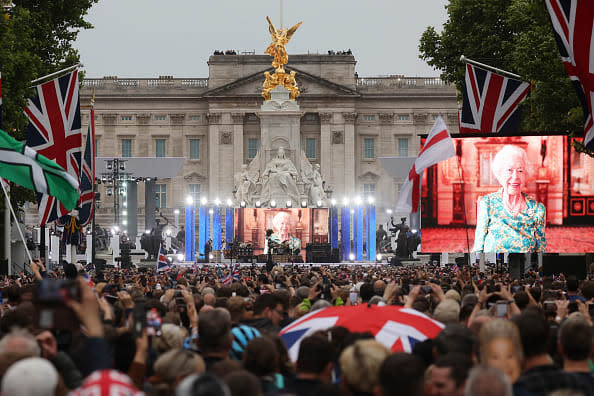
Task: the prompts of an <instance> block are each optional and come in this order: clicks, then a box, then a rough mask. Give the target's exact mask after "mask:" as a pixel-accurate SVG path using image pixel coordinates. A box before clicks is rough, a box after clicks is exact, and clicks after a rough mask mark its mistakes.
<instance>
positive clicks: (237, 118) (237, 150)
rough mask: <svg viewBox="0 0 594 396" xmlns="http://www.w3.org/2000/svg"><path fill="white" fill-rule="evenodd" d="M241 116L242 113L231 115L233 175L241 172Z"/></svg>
mask: <svg viewBox="0 0 594 396" xmlns="http://www.w3.org/2000/svg"><path fill="white" fill-rule="evenodd" d="M243 116H244V113H231V120H232V121H233V156H234V158H233V174H234V175H235V174H236V173H237V172H239V171H241V165H243Z"/></svg>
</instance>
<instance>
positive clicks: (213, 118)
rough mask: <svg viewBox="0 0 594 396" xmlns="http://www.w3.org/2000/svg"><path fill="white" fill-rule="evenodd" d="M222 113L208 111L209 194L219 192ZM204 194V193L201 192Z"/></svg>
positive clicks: (213, 194)
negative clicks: (220, 123) (220, 124)
mask: <svg viewBox="0 0 594 396" xmlns="http://www.w3.org/2000/svg"><path fill="white" fill-rule="evenodd" d="M220 121H221V113H208V195H209V197H214V196H216V195H217V194H218V193H219V170H220V167H221V161H220V158H219V139H218V138H219V122H220ZM201 195H202V194H201Z"/></svg>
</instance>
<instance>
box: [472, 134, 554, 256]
mask: <svg viewBox="0 0 594 396" xmlns="http://www.w3.org/2000/svg"><path fill="white" fill-rule="evenodd" d="M491 167H492V170H493V174H494V175H495V178H496V179H497V181H498V182H499V184H500V185H501V188H500V189H499V190H498V191H496V192H494V193H491V194H487V195H485V196H483V197H482V198H481V199H480V201H479V205H478V213H477V224H476V231H475V239H474V241H475V242H474V248H473V251H475V252H497V253H503V252H507V253H527V252H544V251H545V249H546V245H547V243H546V238H545V221H546V211H545V207H544V205H543V204H542V203H540V202H537V201H536V200H534V199H533V198H531V197H529V196H527V195H526V194H525V193H524V192H523V190H525V189H526V182H527V179H528V173H529V167H530V164H529V163H528V156H527V154H526V152H525V151H524V150H523V149H522V148H520V147H518V146H513V145H507V146H504V147H503V148H502V149H501V150H500V151H499V152H498V153H497V154H496V155H495V157H494V158H493V162H492V164H491Z"/></svg>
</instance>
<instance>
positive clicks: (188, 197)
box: [186, 195, 194, 206]
mask: <svg viewBox="0 0 594 396" xmlns="http://www.w3.org/2000/svg"><path fill="white" fill-rule="evenodd" d="M193 204H194V198H192V196H191V195H186V205H188V206H192V205H193Z"/></svg>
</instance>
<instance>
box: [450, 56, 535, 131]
mask: <svg viewBox="0 0 594 396" xmlns="http://www.w3.org/2000/svg"><path fill="white" fill-rule="evenodd" d="M529 90H530V84H528V83H527V82H524V81H520V80H516V79H513V78H510V77H504V76H500V75H499V74H496V73H493V72H490V71H488V70H485V69H481V68H480V67H477V66H474V65H471V64H466V78H465V83H464V98H463V100H462V114H461V115H460V133H472V132H474V133H485V132H486V133H491V132H495V133H514V132H517V131H518V129H519V128H520V117H521V108H520V107H519V104H520V103H522V101H523V100H524V99H526V96H527V95H528V92H529Z"/></svg>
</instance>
